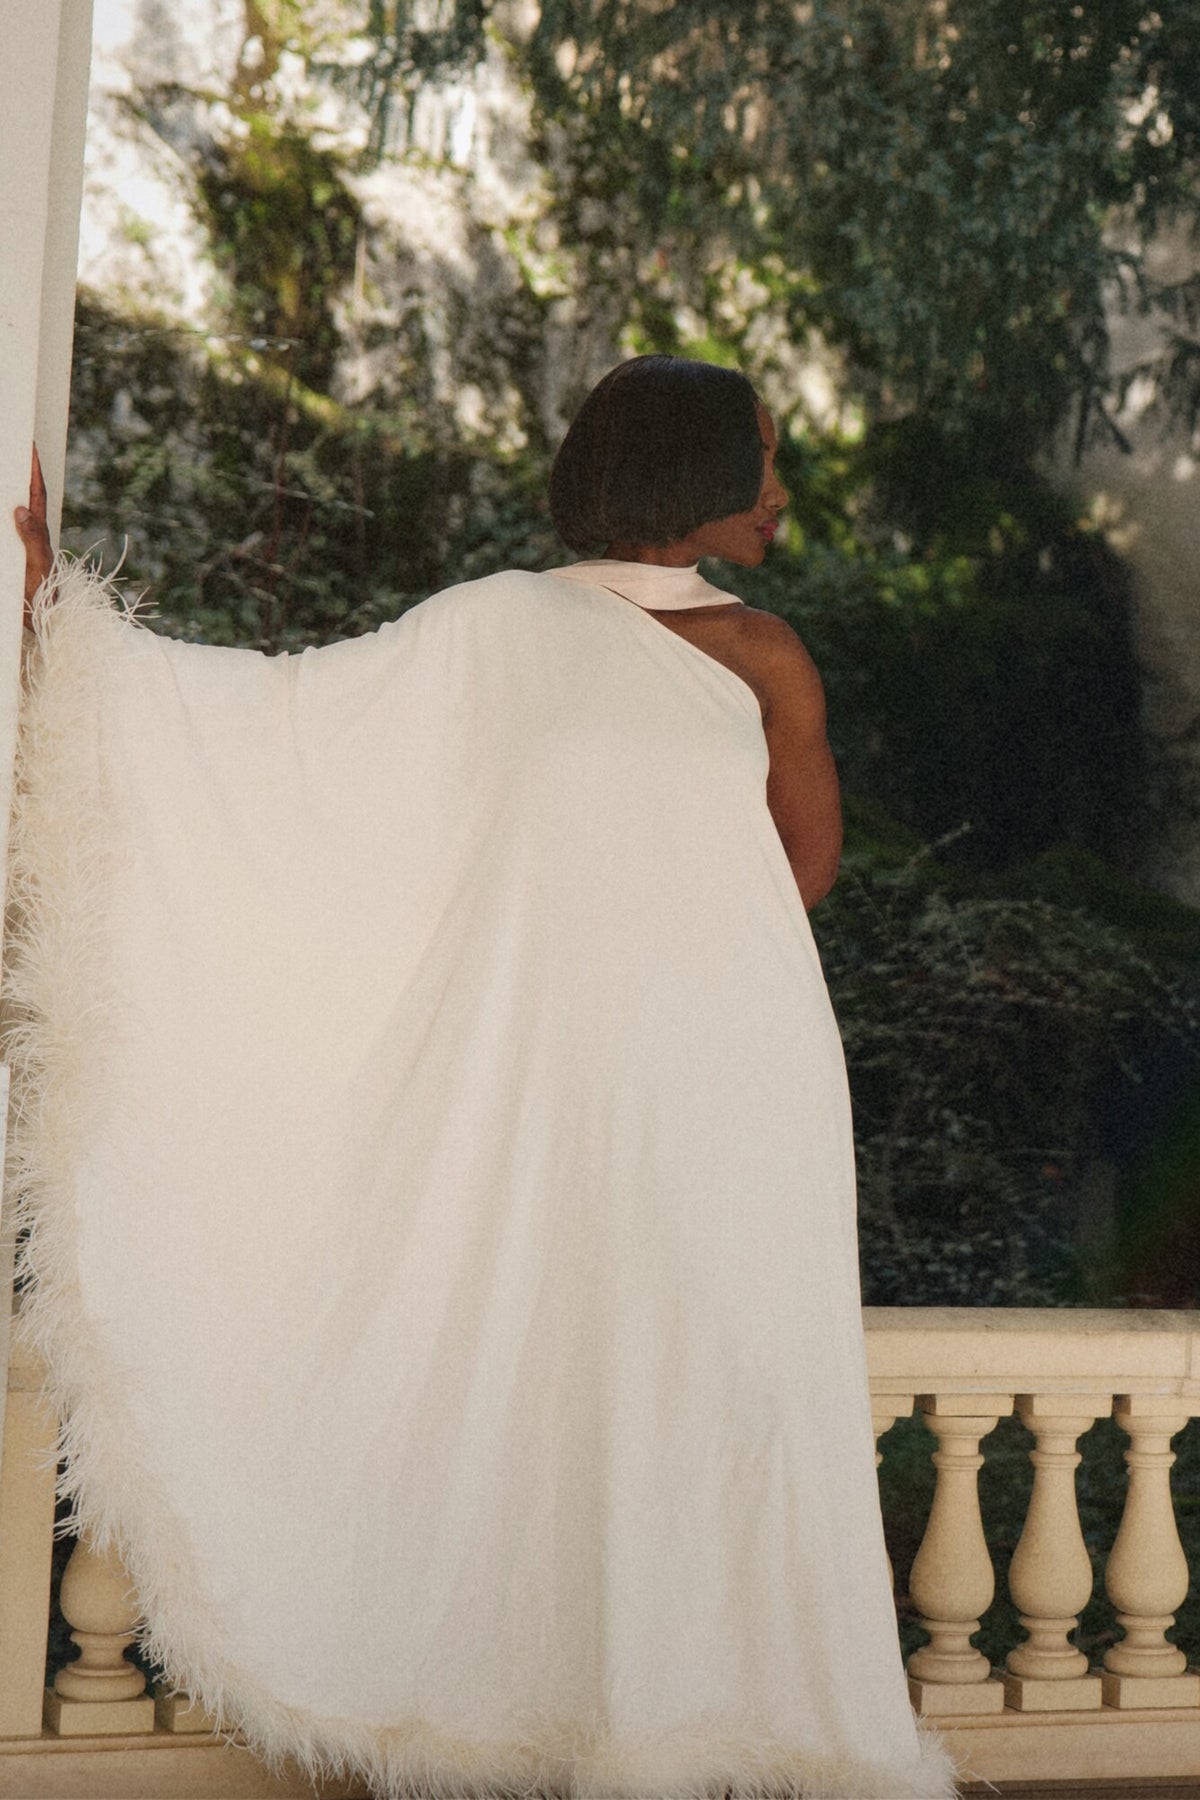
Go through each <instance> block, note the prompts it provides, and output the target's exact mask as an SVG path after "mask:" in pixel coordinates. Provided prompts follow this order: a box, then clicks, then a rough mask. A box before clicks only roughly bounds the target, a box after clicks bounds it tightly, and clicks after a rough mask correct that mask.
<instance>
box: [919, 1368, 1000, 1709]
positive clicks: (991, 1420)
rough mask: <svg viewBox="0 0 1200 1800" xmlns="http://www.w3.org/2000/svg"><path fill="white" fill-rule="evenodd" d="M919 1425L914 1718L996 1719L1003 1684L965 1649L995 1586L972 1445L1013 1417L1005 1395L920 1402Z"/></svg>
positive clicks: (979, 1460)
mask: <svg viewBox="0 0 1200 1800" xmlns="http://www.w3.org/2000/svg"><path fill="white" fill-rule="evenodd" d="M918 1403H919V1405H920V1408H921V1412H922V1414H923V1415H924V1418H925V1423H926V1424H927V1425H928V1426H929V1429H930V1430H931V1431H932V1432H933V1433H934V1435H935V1436H936V1438H937V1440H938V1448H937V1449H936V1450H935V1451H934V1453H933V1462H934V1467H935V1468H936V1469H937V1486H936V1487H935V1489H934V1493H933V1506H932V1507H931V1508H930V1513H929V1523H928V1525H927V1526H926V1527H925V1536H924V1537H923V1539H922V1540H921V1548H920V1549H919V1550H918V1551H917V1555H916V1560H915V1562H914V1563H913V1567H912V1579H911V1581H910V1584H909V1585H910V1587H911V1590H912V1597H913V1599H914V1600H915V1601H916V1603H917V1606H918V1608H919V1610H920V1613H921V1625H922V1627H923V1628H924V1630H926V1631H927V1632H928V1633H929V1637H930V1642H929V1643H928V1644H926V1645H925V1646H924V1648H923V1649H920V1650H915V1651H914V1652H913V1654H912V1655H911V1656H910V1657H909V1659H908V1689H909V1694H910V1697H911V1699H912V1703H913V1705H914V1707H915V1708H916V1710H917V1711H918V1712H921V1713H983V1712H1000V1711H1001V1710H1002V1709H1003V1706H1004V1686H1003V1683H1002V1682H1000V1681H998V1680H995V1679H994V1678H993V1677H992V1671H991V1668H990V1665H989V1664H988V1660H987V1658H986V1657H985V1656H983V1655H982V1654H981V1653H980V1652H979V1651H978V1650H975V1649H973V1648H972V1647H971V1637H972V1635H973V1634H974V1633H975V1632H976V1631H978V1630H979V1620H980V1615H981V1614H983V1613H985V1612H986V1611H987V1609H988V1607H989V1606H990V1605H991V1603H992V1596H993V1594H994V1593H995V1587H996V1578H995V1575H994V1573H993V1571H992V1559H991V1557H990V1556H989V1554H988V1547H987V1541H986V1539H985V1538H984V1535H983V1520H982V1518H981V1517H980V1513H979V1483H978V1474H979V1470H980V1468H981V1467H982V1466H983V1457H982V1456H981V1455H980V1453H979V1440H980V1439H981V1438H983V1437H986V1436H987V1434H988V1432H989V1431H994V1430H995V1428H996V1426H997V1424H998V1423H999V1420H1000V1417H1001V1415H1002V1414H1006V1413H1009V1412H1011V1411H1012V1404H1013V1397H1012V1395H1011V1394H947V1395H923V1396H921V1398H920V1400H919V1402H918Z"/></svg>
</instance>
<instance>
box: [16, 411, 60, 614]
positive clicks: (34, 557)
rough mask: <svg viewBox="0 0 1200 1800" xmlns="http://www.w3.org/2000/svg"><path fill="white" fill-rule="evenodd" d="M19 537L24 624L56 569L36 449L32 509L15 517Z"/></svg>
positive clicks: (21, 508) (21, 509)
mask: <svg viewBox="0 0 1200 1800" xmlns="http://www.w3.org/2000/svg"><path fill="white" fill-rule="evenodd" d="M13 518H14V519H15V520H16V525H17V535H18V537H19V538H20V540H21V542H22V543H23V544H24V546H25V623H26V625H29V624H31V623H32V618H33V615H32V610H31V602H32V600H33V596H34V595H35V594H36V593H37V591H38V589H39V588H40V587H41V585H42V583H43V581H45V579H46V577H47V576H48V575H49V573H50V571H51V569H52V568H53V566H54V546H53V544H52V543H51V542H50V528H49V526H48V525H47V524H46V481H45V477H44V476H43V474H42V465H41V462H40V461H39V459H38V453H37V445H36V444H35V445H34V447H33V466H32V468H31V469H30V472H29V505H28V506H18V507H17V508H16V510H15V512H14V513H13Z"/></svg>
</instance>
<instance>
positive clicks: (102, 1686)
mask: <svg viewBox="0 0 1200 1800" xmlns="http://www.w3.org/2000/svg"><path fill="white" fill-rule="evenodd" d="M60 1604H61V1606H62V1610H63V1615H64V1617H65V1618H66V1621H67V1623H68V1625H70V1626H72V1627H73V1628H74V1629H73V1630H72V1632H71V1641H72V1643H75V1644H78V1646H79V1655H78V1656H77V1657H76V1658H75V1660H74V1661H73V1662H69V1663H67V1664H66V1665H65V1667H63V1668H61V1669H60V1670H59V1671H58V1674H57V1675H56V1676H55V1677H54V1686H53V1687H52V1688H48V1689H47V1690H46V1712H45V1718H46V1724H47V1725H48V1726H49V1727H50V1730H51V1731H56V1732H58V1734H59V1736H60V1737H96V1736H100V1737H116V1736H125V1735H126V1734H131V1733H138V1732H145V1731H153V1729H154V1701H153V1700H152V1699H151V1698H150V1696H149V1694H147V1693H146V1692H145V1687H146V1677H145V1676H144V1675H143V1674H142V1672H141V1670H140V1669H135V1668H134V1667H133V1666H132V1665H131V1664H130V1663H128V1662H126V1660H125V1652H126V1650H127V1649H128V1648H129V1646H130V1644H131V1643H132V1642H133V1638H134V1628H135V1626H136V1625H137V1622H138V1615H137V1608H136V1605H135V1602H134V1599H133V1595H132V1592H131V1590H130V1585H129V1576H128V1575H127V1574H126V1572H125V1570H124V1568H123V1567H122V1565H121V1563H120V1561H119V1560H118V1558H117V1557H116V1555H115V1554H114V1553H113V1552H111V1551H109V1552H108V1553H107V1554H105V1555H104V1556H100V1555H98V1554H97V1553H96V1551H95V1550H93V1549H92V1547H91V1545H90V1544H88V1543H86V1542H85V1541H84V1540H82V1539H81V1540H80V1542H79V1543H78V1544H76V1546H75V1548H74V1550H73V1551H72V1552H71V1559H70V1561H69V1562H68V1564H67V1566H66V1569H65V1571H64V1573H63V1581H62V1592H61V1595H60Z"/></svg>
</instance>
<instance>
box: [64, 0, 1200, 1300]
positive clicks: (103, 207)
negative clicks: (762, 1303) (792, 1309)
mask: <svg viewBox="0 0 1200 1800" xmlns="http://www.w3.org/2000/svg"><path fill="white" fill-rule="evenodd" d="M189 7H190V9H191V10H190V12H189V10H188V9H189ZM112 10H113V9H110V12H111V11H112ZM116 10H119V8H118V9H116ZM126 10H127V14H128V17H127V19H126V20H125V23H124V24H123V25H122V26H121V29H120V30H117V29H115V28H114V30H113V33H112V36H111V41H110V42H108V43H107V45H104V44H102V45H101V52H102V53H101V55H100V56H99V59H98V63H97V86H96V90H95V93H94V96H93V107H94V118H93V124H92V133H91V142H92V145H93V157H92V171H91V174H90V175H89V200H88V206H89V208H90V212H89V213H88V214H86V215H85V247H86V243H87V241H88V234H89V231H90V233H91V237H92V239H93V240H97V241H99V240H102V245H103V247H102V249H101V250H99V251H96V252H95V253H94V255H93V258H92V273H91V274H89V272H88V271H89V262H88V258H87V256H85V262H84V272H85V280H84V285H83V286H82V287H81V291H80V300H79V311H78V333H77V341H76V360H75V372H74V390H73V429H72V442H71V451H70V462H69V471H68V492H67V505H66V514H65V526H64V532H65V541H66V542H67V544H68V545H69V546H72V547H74V548H76V549H79V550H83V549H87V548H89V547H92V546H96V547H97V548H98V551H99V554H100V555H101V556H102V557H104V558H105V559H106V560H108V561H109V562H110V563H111V562H112V561H115V560H116V558H117V556H118V555H119V554H121V553H122V552H123V554H124V557H125V563H124V574H125V576H126V577H127V578H128V579H129V580H130V582H131V583H132V584H133V585H134V586H135V587H138V586H143V585H145V586H148V587H149V588H150V590H151V592H152V597H153V602H154V605H155V608H156V611H157V615H158V616H157V621H156V622H157V623H158V624H159V625H160V626H161V628H163V629H167V630H170V631H172V632H174V633H177V634H180V635H183V636H185V637H192V638H197V639H201V640H204V641H208V642H212V643H218V644H243V645H250V646H255V647H258V648H260V649H262V650H265V651H268V652H276V651H281V650H286V651H292V650H298V649H301V648H303V647H304V646H306V645H309V644H318V643H322V642H325V641H328V640H329V639H331V638H335V637H342V636H347V635H353V634H355V633H358V632H361V631H365V630H368V629H371V628H372V627H374V626H375V625H377V624H379V623H380V622H381V621H383V620H386V619H390V618H393V617H395V616H397V615H398V614H399V613H401V612H402V611H403V610H404V609H405V608H406V607H408V606H410V605H412V604H414V603H415V602H416V601H418V600H419V599H421V598H423V597H424V595H426V594H427V593H429V592H431V591H433V590H435V589H436V588H438V587H441V586H445V585H447V584H449V583H451V582H454V581H458V580H462V579H467V578H470V577H474V576H478V575H482V574H486V573H488V572H490V571H492V570H494V569H498V568H503V567H508V566H514V565H515V566H521V567H527V568H532V569H538V568H546V567H551V566H553V565H554V564H556V563H558V562H562V561H564V560H567V558H566V553H565V551H564V550H563V548H562V546H561V545H560V544H559V543H558V541H557V540H556V538H555V536H554V533H553V530H552V527H551V525H550V522H549V519H548V515H547V511H546V505H545V499H544V491H545V480H546V473H547V469H548V464H549V459H550V457H551V455H552V453H553V450H554V447H555V444H556V442H557V439H558V436H559V435H560V433H561V431H562V429H563V428H564V426H565V423H566V421H567V420H568V419H569V417H570V415H571V413H572V411H573V409H574V407H575V406H576V405H577V404H578V402H579V400H580V399H581V398H582V397H583V394H584V393H585V392H586V391H587V388H588V387H589V386H590V385H591V383H592V381H593V380H595V379H596V378H597V377H598V376H599V375H600V374H601V373H602V372H603V371H604V369H605V368H607V367H608V366H611V364H612V363H613V362H614V361H616V360H618V359H619V358H620V357H622V356H623V355H627V354H630V353H635V352H639V351H643V350H650V349H655V350H667V351H673V352H678V353H682V354H688V355H697V356H702V357H706V358H710V359H713V360H717V361H722V362H727V363H730V364H736V365H737V366H739V367H741V368H744V369H745V370H746V371H747V372H748V373H749V374H750V375H751V376H752V377H753V378H754V380H755V381H756V383H757V384H758V385H759V387H760V390H761V392H762V393H763V395H764V397H765V398H766V399H767V401H768V403H769V404H770V405H771V406H772V407H773V409H774V410H775V412H776V414H777V416H778V419H779V423H780V428H781V442H782V450H781V472H782V474H783V477H784V480H785V482H786V483H787V485H788V487H789V489H790V490H791V494H792V505H791V509H790V513H789V522H788V525H787V529H786V531H785V532H784V534H783V535H782V536H781V539H780V540H779V542H778V543H777V545H776V547H775V549H774V550H773V552H772V554H771V557H770V559H769V562H768V564H767V565H766V566H764V568H763V569H762V570H761V571H757V572H754V573H753V574H749V575H745V574H743V573H740V572H736V571H731V570H728V569H724V568H714V569H712V570H710V571H709V573H710V574H712V575H713V576H714V578H715V579H717V580H718V581H720V582H722V583H723V584H725V585H727V586H729V587H731V588H734V589H735V590H736V591H737V592H739V593H741V594H743V595H744V596H745V598H746V599H748V600H750V601H752V602H753V603H754V604H756V605H759V606H764V607H768V608H770V609H772V610H774V611H777V612H779V613H781V614H782V615H784V616H785V617H786V618H788V619H789V620H790V621H791V622H792V623H793V624H794V625H795V626H796V627H797V629H798V630H799V631H800V633H801V635H802V636H803V637H804V638H805V640H806V642H807V643H808V644H809V646H810V648H811V649H812V651H813V653H814V655H815V656H816V659H817V661H818V664H819V666H820V667H821V669H822V671H823V673H824V676H825V679H826V684H827V687H828V691H829V697H830V711H831V721H832V731H833V737H834V743H835V749H836V751H837V754H838V758H839V763H840V766H841V769H842V773H843V779H844V783H845V788H846V796H847V817H848V826H849V832H848V849H847V857H846V865H845V871H844V873H843V876H842V879H841V881H840V884H839V886H838V888H837V890H836V891H835V893H834V895H833V896H832V897H831V898H830V899H829V900H828V901H827V902H826V903H824V904H823V905H822V907H821V908H820V909H819V910H818V913H817V914H816V915H815V917H814V926H815V929H816V932H817V936H818V940H819V943H820V945H821V949H822V954H823V956H824V959H825V963H826V968H827V971H828V974H829V979H830V983H831V987H832V990H833V993H834V998H835V1003H836V1005H837V1008H838V1012H839V1017H840V1019H841V1023H842V1028H843V1033H844V1037H845V1042H846V1050H847V1058H848V1063H849V1067H850V1073H851V1081H852V1085H853V1089H854V1097H855V1104H856V1117H857V1129H858V1138H859V1155H860V1177H861V1189H862V1195H861V1204H862V1242H863V1275H864V1288H865V1295H866V1298H867V1299H869V1300H872V1301H876V1302H879V1303H887V1304H916V1303H925V1304H956V1305H1020V1304H1030V1305H1078V1304H1105V1305H1114V1304H1115V1305H1172V1306H1174V1305H1179V1306H1187V1305H1193V1306H1194V1305H1200V1223H1198V1220H1200V1102H1198V1100H1197V1092H1198V1089H1200V1082H1198V1081H1197V1075H1198V1072H1200V1017H1198V1003H1200V911H1197V910H1196V909H1195V907H1194V906H1192V905H1190V904H1188V900H1187V896H1186V895H1184V896H1182V897H1181V896H1180V895H1179V894H1178V893H1174V894H1172V893H1169V892H1165V891H1163V888H1162V884H1161V883H1157V884H1156V883H1153V882H1151V881H1149V880H1147V871H1148V869H1150V868H1151V867H1152V865H1153V864H1154V862H1155V859H1156V858H1159V859H1161V855H1162V853H1163V847H1164V846H1170V845H1171V844H1172V843H1178V842H1182V841H1187V840H1188V839H1189V837H1190V836H1193V837H1194V833H1195V829H1196V812H1195V796H1194V793H1193V791H1192V784H1191V779H1190V775H1189V768H1190V765H1189V761H1188V756H1187V754H1186V751H1187V745H1186V743H1184V742H1181V741H1180V740H1179V739H1177V740H1176V741H1175V742H1167V741H1165V740H1164V739H1163V738H1162V737H1161V736H1158V735H1156V734H1155V733H1154V732H1153V731H1152V730H1150V729H1148V728H1147V723H1146V705H1145V695H1146V673H1145V671H1144V670H1143V669H1142V668H1141V667H1140V666H1139V660H1138V652H1137V648H1136V643H1135V633H1134V596H1133V593H1132V589H1131V576H1130V570H1129V568H1128V567H1127V565H1126V563H1125V562H1124V561H1123V559H1122V556H1121V554H1119V551H1118V547H1117V540H1116V539H1115V538H1114V536H1113V534H1112V533H1111V532H1109V531H1107V530H1106V529H1105V528H1104V523H1105V522H1104V520H1103V519H1102V518H1100V517H1098V516H1097V514H1096V509H1095V508H1094V507H1089V506H1088V505H1087V504H1086V503H1085V501H1083V500H1081V499H1080V498H1079V495H1078V494H1077V493H1076V492H1075V491H1074V490H1073V486H1072V480H1071V476H1070V471H1071V469H1072V468H1073V467H1074V466H1075V463H1076V460H1077V459H1078V458H1079V457H1084V456H1086V455H1088V454H1089V453H1091V452H1092V450H1093V449H1094V448H1095V447H1096V446H1097V445H1102V446H1104V447H1106V448H1108V449H1112V448H1114V447H1115V448H1117V449H1122V448H1123V446H1124V445H1125V442H1126V432H1127V420H1128V417H1129V408H1130V404H1131V396H1135V397H1136V399H1137V404H1138V408H1139V413H1138V416H1139V419H1141V420H1142V421H1143V422H1145V421H1147V420H1148V421H1149V422H1150V426H1151V427H1152V428H1153V429H1156V430H1157V429H1161V430H1162V431H1163V432H1165V433H1175V434H1176V436H1179V434H1183V439H1182V441H1190V439H1189V437H1188V434H1190V433H1192V432H1193V431H1194V429H1195V426H1196V422H1197V417H1198V413H1200V340H1198V338H1197V323H1198V316H1200V273H1197V272H1196V271H1197V268H1200V265H1198V264H1197V263H1196V261H1195V258H1194V256H1191V255H1190V249H1188V247H1192V248H1194V243H1195V233H1196V229H1197V222H1198V219H1200V202H1198V199H1197V186H1196V171H1197V152H1198V147H1200V0H1162V4H1160V5H1159V6H1158V7H1157V8H1156V9H1153V10H1151V9H1148V8H1146V7H1145V6H1144V5H1140V4H1129V3H1127V0H1105V3H1104V5H1102V6H1096V5H1087V6H1085V5H1080V4H1068V3H1066V0H1021V3H1017V0H887V3H884V0H837V3H833V0H831V3H828V4H826V3H823V0H812V3H811V4H804V5H791V4H786V5H780V4H777V3H776V0H739V3H738V4H736V5H732V6H731V5H730V4H729V0H687V3H686V4H668V3H665V0H663V3H659V0H541V4H540V5H538V4H535V3H534V0H493V3H489V0H423V3H422V0H411V3H409V0H354V3H352V0H244V5H243V6H242V7H241V8H240V9H239V8H238V7H236V6H235V7H233V8H229V7H225V8H224V9H218V8H216V7H215V6H213V5H209V6H208V7H207V15H212V17H211V18H209V17H207V16H206V8H205V5H204V0H187V5H186V6H184V8H183V10H182V12H180V13H179V14H178V16H177V25H176V27H171V25H170V20H169V19H167V18H166V15H165V14H163V13H162V9H161V8H159V9H157V11H156V10H155V9H154V8H153V7H150V8H147V7H146V6H145V5H140V6H138V5H135V4H134V0H130V3H129V6H128V8H127V9H126ZM218 12H220V13H221V20H223V21H224V23H221V20H218V19H217V17H216V15H217V13H218ZM151 14H153V15H154V16H153V17H151V16H150V15H151ZM193 15H195V17H194V18H193ZM197 20H198V21H199V25H200V26H202V27H203V29H199V27H197V30H196V31H194V32H192V34H191V36H192V41H191V42H189V41H188V40H189V30H190V26H189V21H190V22H191V25H192V26H195V25H196V23H197ZM164 21H165V22H164ZM179 21H182V23H179ZM231 21H232V23H231ZM218 27H219V29H218ZM172 30H175V33H176V35H175V37H172ZM206 33H207V34H208V36H206V35H205V34H206ZM222 34H223V35H222ZM209 38H211V41H212V45H213V46H214V47H213V48H212V49H211V54H209V53H208V52H207V51H206V52H205V55H203V56H201V55H199V54H198V52H197V50H196V44H197V43H200V42H204V43H207V42H208V41H209ZM97 146H99V148H97ZM138 157H140V158H142V163H141V164H138V165H137V167H138V168H141V169H142V170H143V173H144V172H145V170H146V169H149V170H150V173H151V175H152V176H153V180H154V181H157V182H158V183H159V189H160V190H161V191H162V192H166V191H167V190H168V189H169V198H170V207H168V208H166V209H165V210H164V208H163V207H162V206H161V205H160V206H159V207H158V210H157V211H156V210H155V206H154V204H151V202H150V201H147V200H145V199H142V200H139V197H138V196H139V192H140V190H139V189H138V187H137V182H136V181H134V180H133V179H132V177H131V176H130V173H129V171H130V169H131V168H132V167H134V164H133V163H131V162H130V160H129V159H130V158H133V159H135V162H136V159H137V158H138ZM106 158H107V164H106ZM106 166H107V167H108V173H107V174H106V172H105V171H106ZM113 170H115V171H116V173H113ZM138 179H141V176H139V177H138ZM147 179H149V177H147ZM171 207H173V208H174V209H175V210H174V212H171V210H170V209H171ZM168 214H169V217H168ZM180 216H184V217H185V223H184V225H183V226H180V225H179V223H178V219H179V217H180ZM171 221H174V223H172V222H171ZM172 233H174V234H175V239H172ZM1166 241H1169V242H1172V243H1174V244H1183V245H1184V246H1185V249H1187V253H1186V254H1185V255H1184V257H1183V260H1182V265H1181V263H1180V260H1179V258H1178V257H1176V258H1175V259H1174V260H1173V261H1172V260H1170V259H1168V260H1167V261H1165V262H1164V259H1163V258H1162V257H1161V256H1160V255H1158V254H1157V253H1156V246H1159V245H1161V244H1162V243H1163V242H1166ZM181 245H182V248H181ZM114 246H117V248H118V249H119V251H120V255H119V256H116V252H115V251H114ZM114 258H115V260H114ZM1189 258H1190V260H1189ZM1129 318H1135V319H1147V318H1152V319H1153V320H1154V321H1155V333H1154V336H1153V340H1152V344H1151V348H1150V349H1149V350H1148V351H1147V352H1146V353H1145V354H1144V355H1141V356H1140V357H1139V358H1137V359H1135V361H1133V362H1130V361H1129V360H1128V359H1126V360H1125V361H1124V362H1122V360H1121V359H1120V358H1118V357H1117V356H1116V355H1115V354H1114V345H1113V339H1114V331H1115V329H1116V326H1117V324H1118V323H1119V322H1120V321H1121V320H1123V319H1129ZM1135 390H1136V395H1135ZM113 534H115V535H113ZM1198 705H1200V702H1198ZM1183 735H1184V736H1185V737H1186V734H1183Z"/></svg>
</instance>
